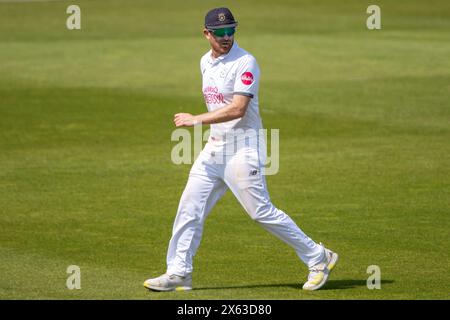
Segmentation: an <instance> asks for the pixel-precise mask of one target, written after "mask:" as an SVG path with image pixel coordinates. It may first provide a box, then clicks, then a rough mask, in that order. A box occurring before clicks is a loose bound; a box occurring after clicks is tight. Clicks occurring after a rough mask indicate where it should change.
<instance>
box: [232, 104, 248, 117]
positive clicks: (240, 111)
mask: <svg viewBox="0 0 450 320" xmlns="http://www.w3.org/2000/svg"><path fill="white" fill-rule="evenodd" d="M245 112H247V105H245V106H235V107H234V108H233V118H235V119H237V118H242V117H243V116H245Z"/></svg>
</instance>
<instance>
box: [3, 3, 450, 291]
mask: <svg viewBox="0 0 450 320" xmlns="http://www.w3.org/2000/svg"><path fill="white" fill-rule="evenodd" d="M72 4H76V5H78V6H79V7H80V9H81V30H68V29H67V27H66V20H67V18H68V17H69V16H70V14H67V13H66V9H67V7H68V6H69V5H72ZM372 4H376V5H378V6H379V7H380V8H381V29H380V30H368V29H367V27H366V20H367V18H368V17H369V16H370V14H368V13H367V12H366V10H367V7H368V6H369V5H372ZM219 6H227V7H229V8H230V9H231V10H232V12H233V14H234V16H235V18H236V19H237V20H238V21H239V26H238V31H237V33H236V35H235V39H236V41H237V42H238V43H239V45H240V46H241V47H243V48H244V49H246V50H248V51H249V52H251V53H252V54H253V55H254V56H255V57H256V59H257V61H258V63H259V65H260V68H261V84H260V111H261V115H262V118H263V123H264V125H265V127H266V128H268V129H271V128H274V129H280V171H279V173H278V174H277V175H275V176H269V177H268V185H269V191H270V193H271V198H272V200H273V202H274V204H275V205H276V206H278V207H279V208H281V209H283V210H284V211H286V212H287V213H288V214H289V215H290V216H291V217H292V218H293V219H294V220H295V221H296V222H297V223H298V224H299V226H300V227H301V228H302V229H303V230H304V231H305V232H306V233H308V234H309V235H310V236H311V237H312V238H313V239H315V240H316V241H322V242H324V243H325V245H327V246H329V247H330V248H333V250H336V251H337V252H338V253H339V254H340V257H341V261H340V264H339V265H338V267H337V269H336V270H335V271H334V273H333V276H332V278H331V280H330V282H329V283H328V284H327V286H326V290H323V291H319V292H312V293H305V292H302V291H301V290H300V288H301V284H302V283H303V282H304V281H305V279H306V275H307V270H306V268H305V267H304V266H303V264H302V263H301V262H300V261H298V259H297V257H296V255H295V253H294V252H293V251H292V250H291V249H290V248H289V247H287V246H286V245H285V244H283V243H281V242H280V241H278V240H277V239H275V238H273V237H272V236H271V235H270V234H268V233H266V232H265V231H264V230H263V229H262V228H260V227H259V226H258V225H256V224H255V223H254V222H253V221H251V219H250V218H249V217H248V216H247V214H246V213H245V212H244V210H243V209H242V208H241V207H240V206H239V204H238V203H237V201H236V200H235V199H234V197H233V196H232V195H231V194H227V195H226V196H225V197H224V198H223V199H222V200H221V201H220V202H219V203H218V205H217V206H216V207H215V209H214V210H213V212H212V214H211V216H210V217H209V219H208V220H207V222H206V226H205V233H204V240H203V242H202V245H201V246H200V249H199V251H198V255H197V257H196V260H195V268H196V269H195V273H194V286H195V288H196V289H197V290H194V291H192V292H190V293H171V294H162V295H161V294H159V295H158V294H155V293H148V292H146V291H145V290H144V288H143V287H142V282H143V281H144V280H145V279H147V278H149V277H153V276H158V275H159V274H160V273H163V272H164V271H165V254H166V249H167V244H168V241H169V238H170V235H171V229H172V223H173V219H174V217H175V213H176V209H177V205H178V200H179V197H180V195H181V193H182V191H183V188H184V185H185V183H186V181H187V175H188V172H189V169H190V166H189V165H181V166H177V165H174V164H173V163H172V162H171V160H170V152H171V149H172V147H173V146H174V142H171V141H170V136H171V133H172V131H173V130H174V126H173V123H172V119H173V114H175V113H177V112H190V113H200V112H204V111H205V110H206V109H205V105H204V101H203V97H202V93H201V77H200V69H199V59H200V57H201V56H202V55H203V54H204V53H205V52H206V51H208V50H209V47H208V42H207V41H206V40H205V39H204V38H203V35H202V28H203V21H204V16H205V14H206V12H207V11H208V10H209V9H211V8H214V7H219ZM449 39H450V3H449V2H448V1H444V0H441V1H438V0H431V1H427V2H424V1H418V0H417V1H416V0H409V1H406V0H400V1H384V0H383V1H364V0H362V1H361V0H359V1H357V0H349V1H340V2H337V1H325V0H318V1H312V0H311V1H298V0H296V1H294V0H292V1H287V0H283V1H276V2H274V1H266V0H258V1H256V0H254V1H225V2H224V1H207V2H206V1H200V0H195V1H178V0H177V1H143V0H136V1H124V0H120V1H119V0H111V1H95V0H93V1H3V0H0V298H1V299H322V298H324V299H417V298H421V299H428V298H434V299H448V297H449V296H448V287H449V285H450V276H449V275H448V267H449V266H450V257H449V252H450V250H449V248H450V241H449V236H448V235H449V234H448V230H449V228H450V207H449V202H448V199H449V192H450V179H449V176H450V158H449V154H450V144H449V141H450V105H449V98H450V59H449V58H448V57H449V56H450V41H449ZM69 265H78V266H79V267H80V270H81V279H82V280H81V288H82V289H81V290H68V289H67V287H66V279H67V277H68V276H69V274H67V273H66V268H67V267H68V266H69ZM369 265H378V266H379V267H380V269H381V275H382V289H381V290H368V289H367V287H366V280H367V278H368V277H369V274H367V272H366V270H367V267H368V266H369Z"/></svg>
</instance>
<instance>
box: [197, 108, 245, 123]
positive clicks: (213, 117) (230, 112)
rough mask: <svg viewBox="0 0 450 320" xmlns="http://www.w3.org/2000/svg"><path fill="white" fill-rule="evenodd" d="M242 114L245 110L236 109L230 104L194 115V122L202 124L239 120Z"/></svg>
mask: <svg viewBox="0 0 450 320" xmlns="http://www.w3.org/2000/svg"><path fill="white" fill-rule="evenodd" d="M244 114H245V110H242V109H241V108H237V107H236V106H235V105H234V104H233V103H231V104H229V105H227V106H225V107H223V108H219V109H216V110H214V111H211V112H206V113H202V114H199V115H196V116H195V120H196V122H197V123H202V124H212V123H221V122H227V121H231V120H234V119H237V118H241V117H243V116H244Z"/></svg>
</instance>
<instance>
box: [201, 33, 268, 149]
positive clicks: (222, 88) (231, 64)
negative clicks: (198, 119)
mask: <svg viewBox="0 0 450 320" xmlns="http://www.w3.org/2000/svg"><path fill="white" fill-rule="evenodd" d="M211 52H212V50H209V51H208V52H207V53H206V54H205V55H204V56H203V57H202V58H201V60H200V69H201V73H202V76H203V88H202V89H203V97H204V99H205V103H206V106H207V108H208V111H214V110H216V109H218V108H222V107H224V106H226V105H228V104H230V103H231V102H232V101H233V96H234V95H235V94H241V95H246V96H249V97H251V98H252V99H251V100H250V103H249V106H248V108H247V111H246V113H245V115H244V116H243V117H242V118H238V119H234V120H231V121H227V122H222V123H215V124H211V133H210V137H209V139H208V143H209V144H212V145H213V146H214V147H217V148H220V147H225V146H226V144H227V143H228V142H230V140H231V139H229V138H230V132H233V133H236V134H235V135H234V139H233V140H234V141H237V140H239V139H240V138H241V137H240V136H243V137H242V138H245V136H244V135H242V134H240V133H241V132H242V131H245V132H246V133H247V134H248V132H252V131H253V132H256V133H257V132H258V130H259V129H261V128H262V123H261V117H260V115H259V108H258V87H259V76H260V71H259V66H258V64H257V62H256V59H255V58H254V57H253V56H252V55H251V54H250V53H248V52H247V51H245V50H244V49H242V48H240V47H239V46H238V44H237V43H236V41H234V43H233V46H232V48H231V50H230V51H229V52H228V53H227V54H225V55H222V56H220V57H218V58H215V59H214V58H213V57H212V55H211ZM239 129H240V130H239ZM249 129H251V130H249Z"/></svg>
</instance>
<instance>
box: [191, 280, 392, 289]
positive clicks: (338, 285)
mask: <svg viewBox="0 0 450 320" xmlns="http://www.w3.org/2000/svg"><path fill="white" fill-rule="evenodd" d="M393 282H394V280H382V281H381V286H383V284H390V283H393ZM302 285H303V284H302V283H300V282H298V283H274V284H254V285H243V286H221V287H197V288H195V287H194V290H196V291H199V290H219V289H252V288H293V289H301V288H302ZM366 286H367V280H345V279H344V280H329V281H328V282H327V284H326V285H325V286H324V287H323V288H321V289H320V290H342V289H352V288H356V287H366Z"/></svg>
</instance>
